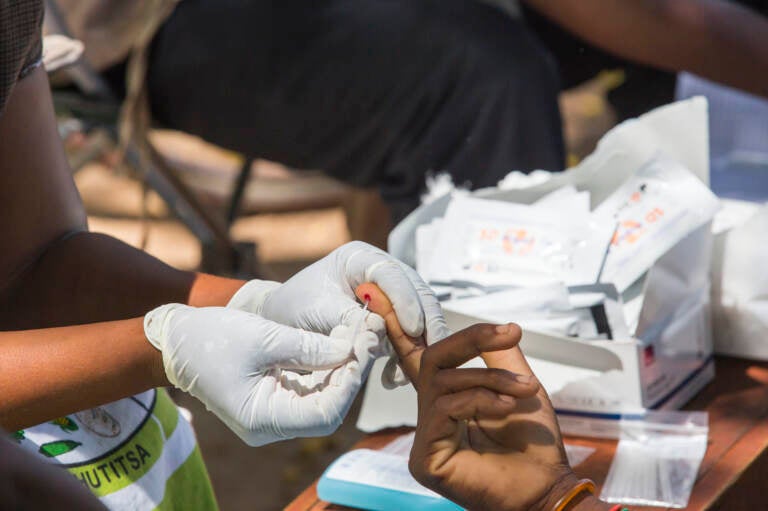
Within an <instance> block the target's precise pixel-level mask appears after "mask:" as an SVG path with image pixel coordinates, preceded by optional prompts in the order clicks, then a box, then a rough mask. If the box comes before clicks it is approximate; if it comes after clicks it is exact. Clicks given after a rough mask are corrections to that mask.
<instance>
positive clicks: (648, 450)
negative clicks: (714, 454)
mask: <svg viewBox="0 0 768 511" xmlns="http://www.w3.org/2000/svg"><path fill="white" fill-rule="evenodd" d="M707 421H708V416H707V413H706V412H668V411H665V412H648V413H647V414H646V415H645V416H644V417H642V418H637V417H633V418H629V419H627V420H622V422H621V437H620V439H619V445H618V446H617V447H616V454H615V455H614V457H613V462H612V463H611V469H610V471H609V472H608V477H607V479H606V481H605V485H604V486H603V491H602V493H601V494H600V498H601V499H603V500H605V501H607V502H611V503H616V504H629V505H637V506H660V507H677V508H683V507H685V506H687V505H688V499H689V498H690V496H691V490H692V489H693V484H694V482H695V481H696V475H697V474H698V471H699V465H701V460H702V459H703V458H704V453H705V452H706V450H707V434H708V431H709V427H708V424H707Z"/></svg>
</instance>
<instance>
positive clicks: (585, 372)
mask: <svg viewBox="0 0 768 511" xmlns="http://www.w3.org/2000/svg"><path fill="white" fill-rule="evenodd" d="M707 139H708V130H707V104H706V100H704V99H703V98H693V99H691V100H686V101H681V102H678V103H674V104H672V105H668V106H665V107H662V108H659V109H657V110H654V111H652V112H650V113H648V114H646V115H644V116H642V117H640V118H638V119H634V120H631V121H627V122H625V123H622V124H621V125H619V126H617V127H616V128H614V129H613V130H612V131H611V132H609V133H608V134H607V135H606V136H605V137H604V138H603V139H602V140H601V141H600V143H599V144H598V148H597V149H596V151H595V153H593V154H592V155H591V156H590V157H589V158H587V159H585V160H584V162H582V163H581V164H580V165H579V166H578V167H576V168H573V169H570V170H568V171H567V172H564V173H560V174H555V175H554V177H552V178H551V179H550V180H549V181H547V182H544V183H542V184H540V185H535V186H532V187H529V188H525V189H512V190H499V189H488V190H479V191H477V192H473V194H472V195H473V196H475V197H479V198H486V199H495V200H503V201H511V202H519V203H523V204H530V203H533V202H534V201H536V200H538V199H539V198H541V197H542V196H544V195H545V194H547V193H550V192H552V191H553V190H556V189H558V188H561V187H563V186H566V185H572V186H575V187H576V188H577V189H579V190H588V191H589V192H590V194H591V200H592V203H593V207H594V206H595V205H597V204H600V202H601V201H603V200H604V199H605V198H606V197H607V196H608V195H609V194H610V193H611V192H612V191H613V190H615V189H616V188H617V187H618V186H619V185H620V184H621V183H622V182H624V180H625V179H627V177H628V176H630V175H632V173H633V172H635V171H636V170H637V169H638V168H640V167H642V166H643V165H645V164H646V163H647V162H648V161H649V160H651V159H652V158H654V157H655V155H658V154H659V153H662V154H663V155H664V156H665V157H667V158H671V159H674V160H676V161H677V162H679V163H681V164H682V165H684V166H685V167H686V168H687V169H688V170H690V171H691V172H692V173H693V174H694V175H695V176H696V177H698V178H699V179H700V180H701V181H703V182H704V183H705V184H708V176H709V157H708V145H707ZM447 204H448V198H444V199H439V200H437V201H434V202H432V203H430V204H427V205H425V206H422V207H421V208H419V209H418V210H416V211H415V212H414V213H413V214H412V215H410V216H409V217H408V218H406V219H405V220H404V221H403V222H402V223H401V224H400V225H398V226H397V228H396V229H395V230H394V231H393V233H392V235H391V236H390V251H391V252H392V253H393V255H395V256H396V257H399V258H400V259H402V260H404V261H405V262H406V263H409V264H413V262H414V257H415V252H414V238H415V231H416V229H417V227H418V226H419V225H421V224H424V223H428V222H430V221H432V219H434V218H437V217H440V216H441V215H442V214H443V213H444V212H445V209H446V207H447ZM711 246H712V235H711V231H710V224H709V223H707V224H706V225H704V226H703V227H700V228H698V229H697V230H695V231H694V232H692V233H691V234H689V235H688V236H687V237H685V238H684V239H682V240H681V241H679V242H678V243H677V244H676V245H675V246H673V247H672V248H671V249H670V250H668V251H667V252H666V254H664V255H663V256H662V257H661V258H660V259H658V260H657V261H656V262H655V264H654V265H653V267H652V268H651V269H650V271H649V272H648V273H647V274H646V276H645V277H644V278H643V279H641V280H640V281H638V282H636V283H635V284H634V285H633V286H631V287H630V289H628V290H626V291H625V292H624V296H623V298H624V302H625V311H627V310H628V311H630V312H629V315H630V316H633V318H632V319H631V321H630V323H631V324H632V326H633V331H634V332H635V337H629V338H624V339H621V338H617V339H613V340H585V339H575V338H570V337H565V336H558V335H552V334H547V333H542V332H536V331H532V330H525V331H524V334H523V340H522V343H521V346H522V349H523V351H524V353H525V355H526V357H527V358H528V359H529V361H530V364H531V366H532V368H533V370H534V372H535V373H536V375H537V377H538V378H539V380H540V381H541V382H542V384H543V385H544V387H545V389H546V390H547V392H548V393H549V395H550V398H551V399H552V402H553V404H554V406H555V409H556V410H557V412H558V417H559V420H560V425H561V428H562V430H563V432H564V433H566V434H571V435H582V436H599V437H615V436H617V435H618V431H619V420H620V419H621V418H622V416H624V417H626V416H634V415H640V414H642V413H644V412H645V411H646V410H648V409H675V408H680V407H681V406H683V405H684V404H685V403H686V402H687V401H689V400H690V399H691V398H692V397H693V396H694V395H695V394H696V393H697V392H698V391H699V390H700V389H701V388H702V387H703V386H704V385H706V384H707V383H708V382H709V381H711V380H712V378H713V377H714V362H713V356H712V328H711V317H710V316H711V315H710V281H709V269H710V259H711ZM632 311H634V312H632ZM514 319H515V318H514V317H510V318H509V321H514ZM446 320H447V321H448V323H449V327H451V328H452V329H453V330H458V329H461V328H464V327H466V326H469V325H471V324H474V323H477V322H482V321H483V318H482V317H480V316H479V315H478V316H475V315H465V314H460V313H457V312H452V311H446ZM479 363H482V362H479ZM383 365H384V361H382V360H379V361H377V363H376V364H375V366H374V369H373V370H372V372H371V375H370V377H369V380H368V384H367V388H366V395H365V398H364V401H363V409H362V410H361V413H360V417H359V419H358V427H359V428H360V429H361V430H363V431H366V432H371V431H377V430H380V429H384V428H387V427H397V426H404V425H410V426H413V425H415V424H416V394H415V391H414V390H413V387H412V386H410V385H408V386H405V387H402V388H399V389H395V390H386V389H384V388H383V386H382V385H381V383H380V374H381V371H382V368H383Z"/></svg>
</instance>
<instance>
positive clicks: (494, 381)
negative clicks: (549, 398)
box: [432, 369, 539, 398]
mask: <svg viewBox="0 0 768 511" xmlns="http://www.w3.org/2000/svg"><path fill="white" fill-rule="evenodd" d="M474 387H483V388H486V389H488V390H490V391H493V392H495V393H497V394H505V395H508V396H512V397H517V398H525V397H531V396H533V395H535V394H536V391H537V390H538V389H539V385H538V381H537V380H536V378H534V377H533V376H531V375H519V374H515V373H512V372H510V371H505V370H503V369H444V370H442V371H439V372H438V373H437V374H435V377H434V378H433V379H432V389H433V392H434V394H435V395H440V394H452V393H456V392H461V391H464V390H467V389H471V388H474Z"/></svg>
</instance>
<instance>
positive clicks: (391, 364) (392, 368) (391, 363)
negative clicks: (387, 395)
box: [381, 356, 411, 390]
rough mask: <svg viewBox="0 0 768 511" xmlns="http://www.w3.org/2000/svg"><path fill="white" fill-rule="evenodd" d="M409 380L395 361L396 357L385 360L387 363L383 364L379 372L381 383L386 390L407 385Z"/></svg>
mask: <svg viewBox="0 0 768 511" xmlns="http://www.w3.org/2000/svg"><path fill="white" fill-rule="evenodd" d="M410 382H411V381H410V380H409V379H408V377H407V376H406V375H405V373H404V372H403V370H402V368H401V367H400V365H399V364H398V363H397V357H396V356H392V357H390V358H389V360H387V364H386V365H385V366H384V370H383V371H382V372H381V385H382V386H383V387H384V388H385V389H387V390H392V389H396V388H398V387H402V386H404V385H408V384H409V383H410Z"/></svg>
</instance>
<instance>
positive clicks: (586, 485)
mask: <svg viewBox="0 0 768 511" xmlns="http://www.w3.org/2000/svg"><path fill="white" fill-rule="evenodd" d="M582 492H588V493H591V494H592V495H594V494H595V483H594V482H592V480H591V479H582V480H580V481H579V482H578V483H576V485H575V486H574V487H573V488H571V490H570V491H569V492H568V493H566V494H565V495H563V496H562V498H561V499H560V500H558V501H557V504H555V509H554V511H564V510H565V508H566V506H568V504H570V503H571V501H572V500H573V499H575V498H576V497H577V496H578V495H580V494H581V493H582Z"/></svg>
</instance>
